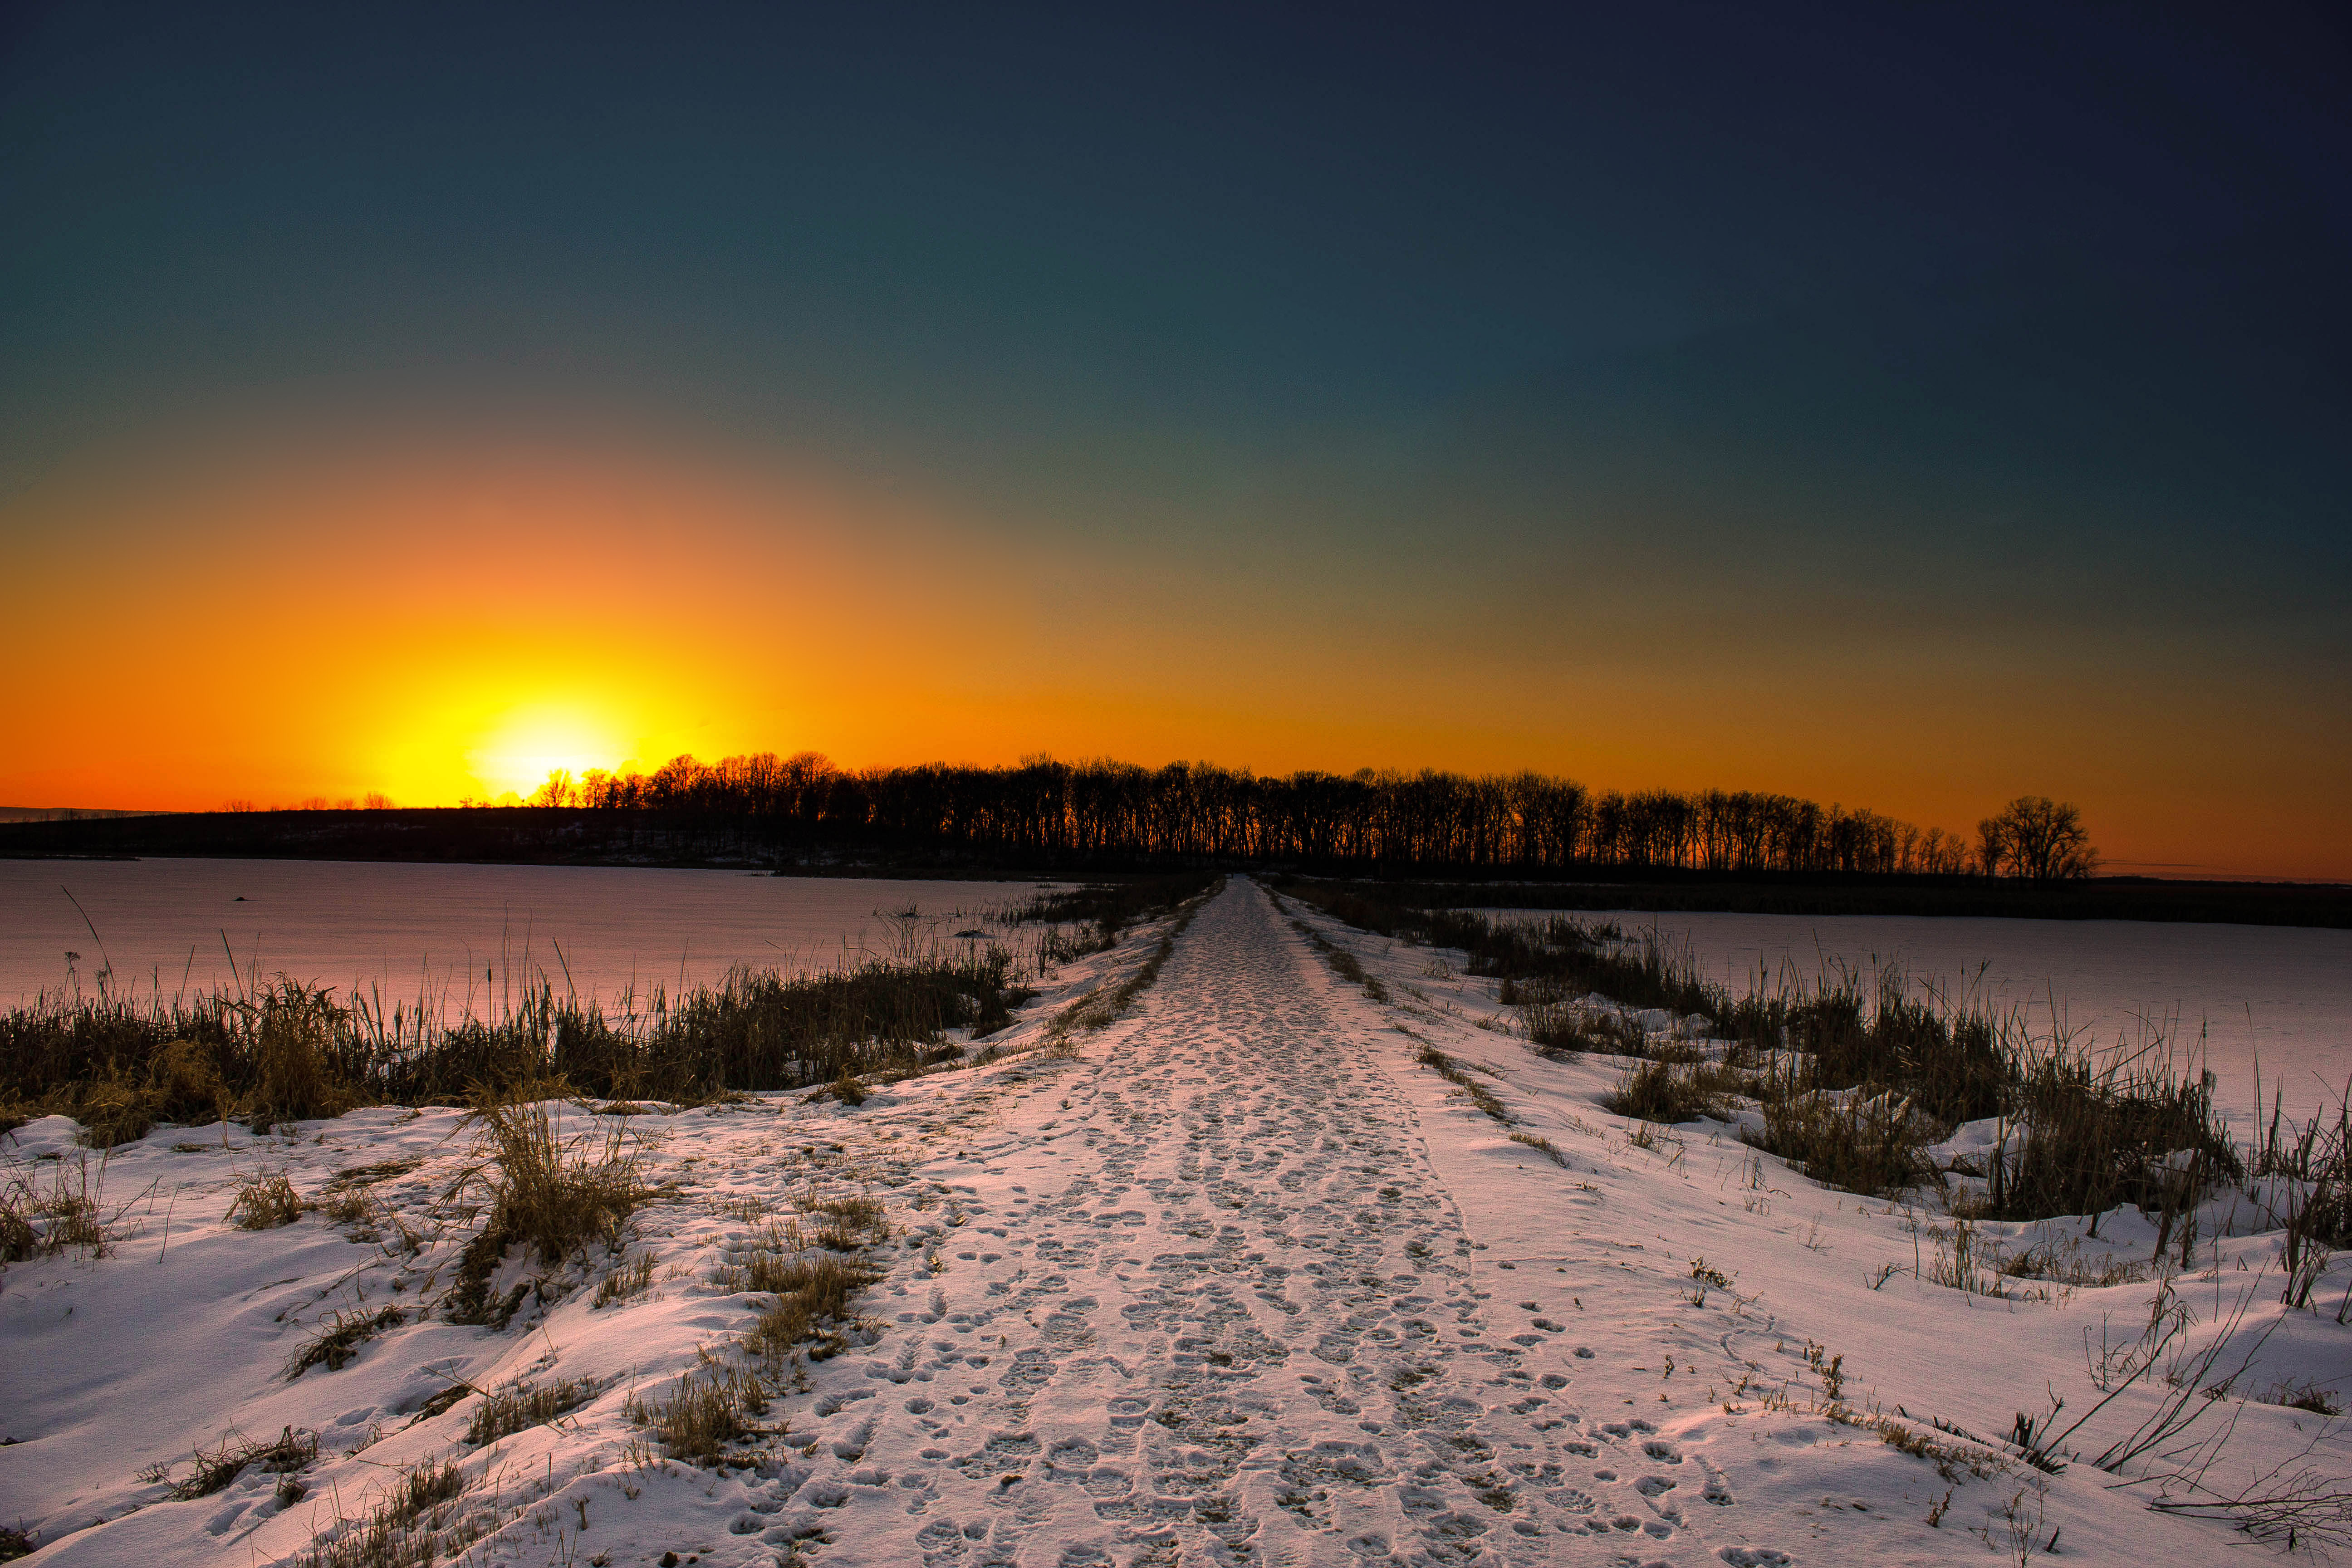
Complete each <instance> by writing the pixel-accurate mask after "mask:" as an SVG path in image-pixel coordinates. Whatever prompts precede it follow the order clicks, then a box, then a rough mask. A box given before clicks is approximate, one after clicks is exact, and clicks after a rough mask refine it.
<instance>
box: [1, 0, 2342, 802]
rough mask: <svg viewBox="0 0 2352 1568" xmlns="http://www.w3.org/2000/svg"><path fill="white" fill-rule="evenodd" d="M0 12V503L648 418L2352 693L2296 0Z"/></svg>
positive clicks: (1437, 576) (1304, 530)
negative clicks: (181, 442)
mask: <svg viewBox="0 0 2352 1568" xmlns="http://www.w3.org/2000/svg"><path fill="white" fill-rule="evenodd" d="M2348 82H2352V49H2348V48H2347V35H2346V32H2345V30H2344V24H2343V23H2342V21H2341V20H2340V13H2338V12H2336V11H2335V10H2333V9H2332V8H2323V7H2318V6H2310V7H2299V6H2279V7H2266V6H2252V7H2246V6H2239V7H2228V8H2221V7H2215V8H2210V9H2209V10H2205V11H2191V10H2188V9H2180V10H2175V11H2169V12H2166V13H2163V14H2155V13H2152V12H2151V10H2150V9H2149V8H2147V7H2138V6H2123V5H2114V6H2083V5H2031V6H2021V7H2014V8H2004V7H1998V6H1986V5H1969V6H1956V7H1948V8H1946V7H1928V6H1854V7H1851V8H1816V7H1788V8H1778V9H1777V11H1776V8H1770V7H1754V6H1689V5H1641V6H1617V7H1609V8H1606V10H1605V11H1604V10H1602V9H1600V8H1595V9H1593V10H1591V11H1590V12H1586V13H1583V14H1579V13H1578V12H1577V11H1576V10H1574V9H1572V8H1548V9H1547V10H1546V11H1545V12H1543V13H1542V14H1540V15H1539V16H1531V17H1520V16H1513V15H1510V14H1506V13H1502V12H1489V13H1486V14H1484V15H1464V14H1461V13H1460V12H1459V9H1458V8H1452V7H1447V8H1423V9H1412V8H1390V9H1374V8H1368V7H1348V8H1338V7H1335V8H1332V9H1330V10H1328V11H1321V12H1318V11H1310V10H1301V9H1282V10H1274V9H1232V10H1217V9H1212V8H1208V7H1202V6H1186V7H1182V8H1174V9H1170V10H1168V11H1165V12H1161V13H1159V14H1157V15H1140V16H1139V15H1131V14H1129V8H1124V7H1100V6H1097V7H1083V8H1081V7H1072V8H1069V9H1067V10H1066V11H1061V12H1052V11H1043V10H1025V11H1021V12H1017V13H1016V12H1013V11H1009V10H1008V11H1004V12H992V11H991V9H990V8H984V7H965V6H955V7H945V6H943V7H938V8H930V9H922V8H901V7H890V8H882V7H839V6H822V7H805V8H788V7H782V8H780V7H764V6H761V7H741V8H730V7H715V6H690V7H678V8H671V9H667V10H656V9H655V8H646V7H635V8H628V9H611V10H605V9H599V8H594V7H566V8H553V7H551V8H547V9H544V10H533V9H531V8H527V7H465V8H447V9H439V10H436V9H433V8H428V7H421V6H410V5H403V6H398V7H383V8H380V9H378V10H376V11H375V12H373V14H368V13H362V12H358V11H356V10H354V9H353V8H347V7H300V8H297V7H286V8H267V7H242V6H202V7H198V6H160V7H120V6H106V5H69V6H62V5H61V6H53V7H44V6H39V5H32V6H19V7H16V8H15V9H14V10H12V11H11V12H10V14H9V18H8V23H7V31H6V34H5V63H0V213H5V214H6V215H7V216H6V218H5V252H0V365H4V366H5V371H0V377H4V378H5V379H0V498H4V497H8V496H23V495H25V494H27V493H29V492H30V491H31V490H32V489H34V488H36V487H38V486H40V485H43V484H45V483H50V482H53V481H55V480H56V479H57V477H58V475H60V474H69V473H71V472H74V471H78V470H79V468H91V467H95V468H106V467H108V466H110V465H116V464H120V463H121V462H124V461H135V460H136V454H138V453H140V452H142V451H145V450H148V449H151V448H160V447H163V446H164V445H168V443H169V442H170V441H171V440H173V439H174V438H176V437H180V436H182V435H184V433H185V432H186V431H188V430H190V429H194V428H205V427H210V426H211V425H212V424H214V423H217V422H222V421H229V422H234V421H236V420H239V419H246V420H262V421H267V420H270V419H283V420H287V421H295V420H300V421H308V422H311V423H312V424H324V425H331V424H334V423H335V422H337V421H339V420H340V421H343V422H346V423H352V422H360V423H363V422H365V421H367V420H371V419H386V420H390V419H399V420H403V421H408V422H415V421H418V420H425V421H433V420H442V421H446V422H448V423H450V424H452V425H453V426H463V427H465V428H467V429H468V430H475V431H478V430H480V429H482V428H485V427H508V426H510V427H512V428H514V429H516V430H518V431H522V430H532V431H541V432H544V431H548V430H558V431H560V430H565V429H572V430H577V429H586V428H594V429H599V430H604V429H611V428H615V427H627V428H634V429H637V430H640V431H645V432H664V433H668V434H672V435H677V434H682V435H684V436H689V437H691V438H693V439H696V440H706V441H715V442H719V443H723V444H726V445H729V446H730V447H737V448H740V449H746V450H754V451H769V452H772V453H775V454H779V455H782V456H784V457H787V458H813V459H816V460H821V461H823V462H825V463H827V464H832V465H837V466H842V467H845V468H849V469H852V470H855V471H859V472H864V473H868V474H878V475H887V476H890V477H891V478H892V479H893V480H894V481H900V480H903V481H906V482H910V483H915V482H919V484H920V485H922V486H923V487H924V488H925V489H927V490H928V491H929V492H932V493H943V494H948V495H951V496H954V497H956V498H959V500H960V501H961V503H962V504H964V505H966V506H967V507H968V508H969V509H970V510H971V514H972V515H973V516H974V517H976V518H980V519H984V520H986V522H985V526H987V527H991V528H995V529H1000V530H1003V531H1004V532H1005V533H1006V535H1007V536H1008V537H1017V538H1019V539H1022V540H1024V541H1026V542H1032V543H1037V542H1043V543H1045V544H1052V543H1055V542H1067V543H1083V544H1086V545H1087V546H1089V547H1093V548H1108V549H1111V550H1113V551H1114V552H1115V551H1116V550H1117V549H1118V548H1122V547H1125V546H1127V545H1132V546H1133V547H1134V548H1135V549H1137V550H1138V551H1139V552H1143V553H1142V554H1139V555H1138V556H1137V557H1136V560H1137V561H1138V562H1139V563H1146V562H1149V561H1154V560H1159V559H1160V558H1161V557H1160V555H1157V554H1154V553H1152V552H1177V553H1179V554H1181V553H1182V552H1186V551H1192V552H1196V554H1197V555H1198V557H1199V559H1202V560H1204V561H1207V562H1210V563H1213V565H1221V567H1222V569H1223V570H1226V571H1228V572H1230V573H1233V574H1237V575H1244V576H1250V577H1252V578H1253V579H1255V580H1258V581H1260V583H1261V585H1263V581H1262V580H1263V579H1264V577H1265V574H1267V573H1270V572H1278V571H1281V570H1288V569H1292V568H1290V567H1287V566H1284V565H1283V564H1281V563H1284V562H1295V561H1296V560H1297V559H1298V558H1300V555H1301V554H1303V555H1305V556H1307V557H1311V556H1312V555H1313V554H1314V553H1315V552H1328V553H1329V554H1330V555H1331V556H1333V557H1335V558H1338V559H1339V562H1340V564H1339V566H1337V567H1336V568H1335V570H1338V571H1339V572H1340V573H1341V574H1344V575H1347V576H1349V580H1350V581H1351V582H1353V583H1355V584H1357V586H1358V588H1359V590H1360V593H1361V594H1363V595H1367V596H1368V598H1369V600H1372V601H1379V600H1381V599H1382V598H1383V596H1386V597H1389V598H1393V597H1395V596H1397V595H1402V594H1406V593H1408V592H1422V593H1427V594H1430V595H1436V596H1438V597H1440V598H1444V596H1446V595H1454V597H1455V598H1457V599H1459V600H1461V601H1463V602H1471V601H1476V600H1481V599H1498V600H1500V601H1502V602H1505V603H1507V605H1511V606H1513V613H1514V614H1517V615H1522V616H1533V617H1536V618H1538V619H1540V616H1541V609H1542V605H1544V604H1545V603H1546V602H1548V600H1549V602H1557V599H1558V596H1559V595H1562V594H1564V593H1567V592H1570V591H1571V590H1572V589H1573V588H1574V587H1575V586H1576V585H1578V584H1585V585H1587V586H1588V587H1590V588H1594V589H1600V590H1605V592H1606V594H1607V595H1610V596H1611V597H1612V602H1617V603H1621V604H1622V601H1623V599H1624V598H1625V596H1627V595H1634V596H1640V595H1665V596H1668V597H1670V598H1672V599H1673V600H1674V601H1675V602H1676V603H1681V604H1686V605H1698V606H1701V607H1703V608H1704V609H1705V610H1706V613H1707V614H1708V615H1709V616H1713V617H1715V619H1714V620H1713V622H1712V623H1711V624H1713V625H1715V626H1718V627H1720V626H1725V625H1730V624H1732V623H1734V622H1737V623H1738V626H1743V627H1745V628H1746V629H1745V630H1743V631H1739V632H1738V635H1733V636H1729V637H1728V641H1727V643H1726V645H1725V657H1727V658H1731V657H1734V656H1735V655H1736V650H1737V647H1738V646H1740V645H1741V639H1742V638H1746V639H1747V640H1748V642H1749V643H1755V642H1758V641H1759V639H1760V641H1761V642H1765V643H1771V642H1774V639H1776V638H1784V637H1785V633H1784V632H1781V631H1778V630H1775V629H1773V628H1772V627H1770V626H1767V625H1766V624H1765V623H1764V621H1762V620H1755V619H1752V617H1756V616H1759V615H1761V614H1762V612H1761V610H1760V609H1759V604H1758V601H1759V598H1760V597H1763V596H1769V595H1783V596H1785V599H1786V602H1787V603H1789V604H1790V605H1795V606H1797V607H1799V608H1800V609H1801V611H1802V612H1803V613H1804V614H1805V615H1807V616H1810V617H1811V618H1812V621H1813V624H1814V625H1816V626H1820V627H1822V630H1823V632H1824V634H1825V635H1827V636H1830V637H1832V638H1847V639H1849V640H1851V639H1854V638H1858V639H1859V640H1860V642H1861V643H1863V644H1865V645H1866V644H1867V643H1868V642H1869V639H1870V629H1871V628H1872V627H1874V626H1882V623H1884V626H1883V627H1882V629H1886V630H1887V631H1888V635H1890V636H1897V637H1898V640H1899V637H1916V636H1920V635H1931V634H1930V633H1922V632H1921V631H1920V628H1922V627H1926V628H1931V631H1932V628H1935V627H1937V626H1945V627H1948V628H1950V629H1951V635H1952V636H1953V637H1957V638H1959V639H1960V640H1961V643H1966V642H1967V641H1968V639H1969V638H1971V637H1985V636H1986V635H1987V631H1988V627H1989V626H1990V627H1992V628H1994V629H1996V630H2005V631H2007V632H2008V633H2010V634H2011V635H2015V634H2017V633H2019V632H2021V631H2022V630H2025V629H2027V628H2032V629H2033V630H2034V632H2035V634H2036V635H2039V636H2043V637H2050V638H2053V639H2054V640H2055V641H2056V642H2058V643H2062V644H2063V645H2064V647H2065V648H2066V649H2067V650H2068V652H2067V657H2068V658H2071V659H2074V660H2076V661H2077V667H2078V668H2076V669H2075V673H2074V675H2072V676H2069V677H2067V679H2091V678H2092V677H2091V675H2089V674H2086V673H2084V672H2095V671H2097V670H2108V671H2110V672H2113V671H2119V670H2123V669H2125V668H2147V646H2148V642H2149V639H2150V638H2151V637H2157V635H2158V628H2163V629H2164V632H2165V635H2168V636H2169V637H2172V638H2173V639H2174V640H2176V641H2179V640H2183V639H2185V640H2186V641H2187V642H2188V643H2192V644H2194V645H2196V647H2198V648H2199V649H2200V653H2199V654H2198V657H2197V659H2196V660H2194V661H2192V662H2194V663H2197V664H2199V665H2200V667H2201V668H2205V669H2207V670H2208V672H2209V674H2210V671H2211V670H2212V669H2213V668H2219V667H2221V666H2231V665H2233V664H2242V665H2246V666H2247V667H2248V668H2247V670H2246V673H2245V679H2248V680H2249V681H2252V682H2255V683H2257V684H2259V685H2261V686H2263V688H2264V689H2267V690H2268V691H2270V692H2271V693H2272V694H2273V695H2275V694H2276V693H2277V692H2278V691H2279V690H2281V689H2283V688H2282V686H2281V682H2282V681H2286V682H2288V683H2289V684H2292V683H2293V682H2295V681H2300V682H2303V683H2304V684H2303V685H2302V686H2299V687H2297V688H2296V689H2297V690H2298V691H2300V692H2301V693H2302V695H2301V696H2300V697H2298V698H2297V699H2296V703H2297V704H2298V705H2297V706H2296V707H2295V708H2294V713H2296V714H2300V715H2303V717H2302V718H2290V719H2283V720H2282V722H2294V723H2318V724H2321V725H2323V726H2326V725H2327V724H2330V723H2334V724H2335V725H2336V728H2334V729H2332V730H2331V731H2329V733H2330V735H2331V736H2332V737H2333V739H2332V740H2331V742H2330V743H2331V744H2335V743H2336V742H2340V741H2341V740H2342V739H2343V737H2344V731H2343V729H2342V727H2341V713H2342V709H2343V706H2344V705H2345V700H2346V699H2347V696H2352V680H2347V673H2352V650H2347V637H2346V633H2345V631H2344V625H2345V623H2346V621H2347V616H2346V613H2345V612H2346V610H2347V604H2346V599H2347V594H2346V590H2347V585H2352V546H2347V537H2352V528H2347V521H2352V519H2347V503H2346V500H2345V483H2344V476H2345V472H2346V467H2347V455H2352V454H2347V430H2352V368H2347V367H2352V304H2347V292H2346V288H2345V283H2344V280H2345V279H2347V277H2352V126H2347V104H2352V91H2347V83H2348ZM39 526H41V525H40V523H39V522H38V520H37V517H36V516H34V515H33V514H30V513H26V512H24V511H23V510H21V509H20V510H19V511H18V513H17V514H16V516H15V517H13V518H0V528H5V529H9V530H14V531H17V532H19V533H21V532H23V531H26V530H33V529H37V528H38V527H39ZM1269 552H1271V553H1269ZM1286 552H1295V553H1286ZM1276 557H1279V560H1277V559H1276ZM1137 569H1138V570H1146V569H1148V567H1147V566H1146V565H1143V564H1139V565H1138V567H1137ZM1823 616H1827V617H1829V619H1828V621H1827V622H1826V623H1825V622H1824V621H1823V620H1822V617H1823ZM1726 617H1729V619H1728V620H1727V619H1726ZM1741 617H1751V619H1746V620H1743V619H1741ZM1768 618H1769V617H1768ZM1514 635H1517V634H1514ZM2158 640H2161V638H2160V637H2158ZM1776 646H1777V644H1776ZM1906 646H1907V645H1906ZM1969 646H1974V645H1973V644H1971V645H1969ZM1979 652H1981V650H1979ZM1945 655H1948V658H1947V657H1944V656H1945ZM1975 657H1978V655H1970V654H1968V652H1967V649H1966V648H1965V647H1961V646H1960V643H1955V644H1953V645H1952V646H1951V647H1948V648H1945V649H1944V650H1943V653H1942V654H1939V655H1938V662H1937V668H1938V670H1939V671H1941V673H1942V674H1943V675H1946V676H1952V678H1954V679H1963V680H1965V679H1970V678H1969V676H1968V674H1967V670H1968V669H1969V668H1978V667H1973V666H1969V662H1968V661H1969V658H1975ZM1983 657H1995V656H1991V655H1985V656H1983ZM1956 660H1957V661H1958V662H1957V663H1955V662H1954V661H1956ZM2217 661H2218V664H2217ZM1730 668H1736V666H1735V667H1730ZM1955 670H1958V674H1957V675H1954V673H1953V672H1954V671H1955ZM2117 679H2124V678H2123V677H2121V676H2118V677H2117ZM1440 760H1442V759H1440Z"/></svg>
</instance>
